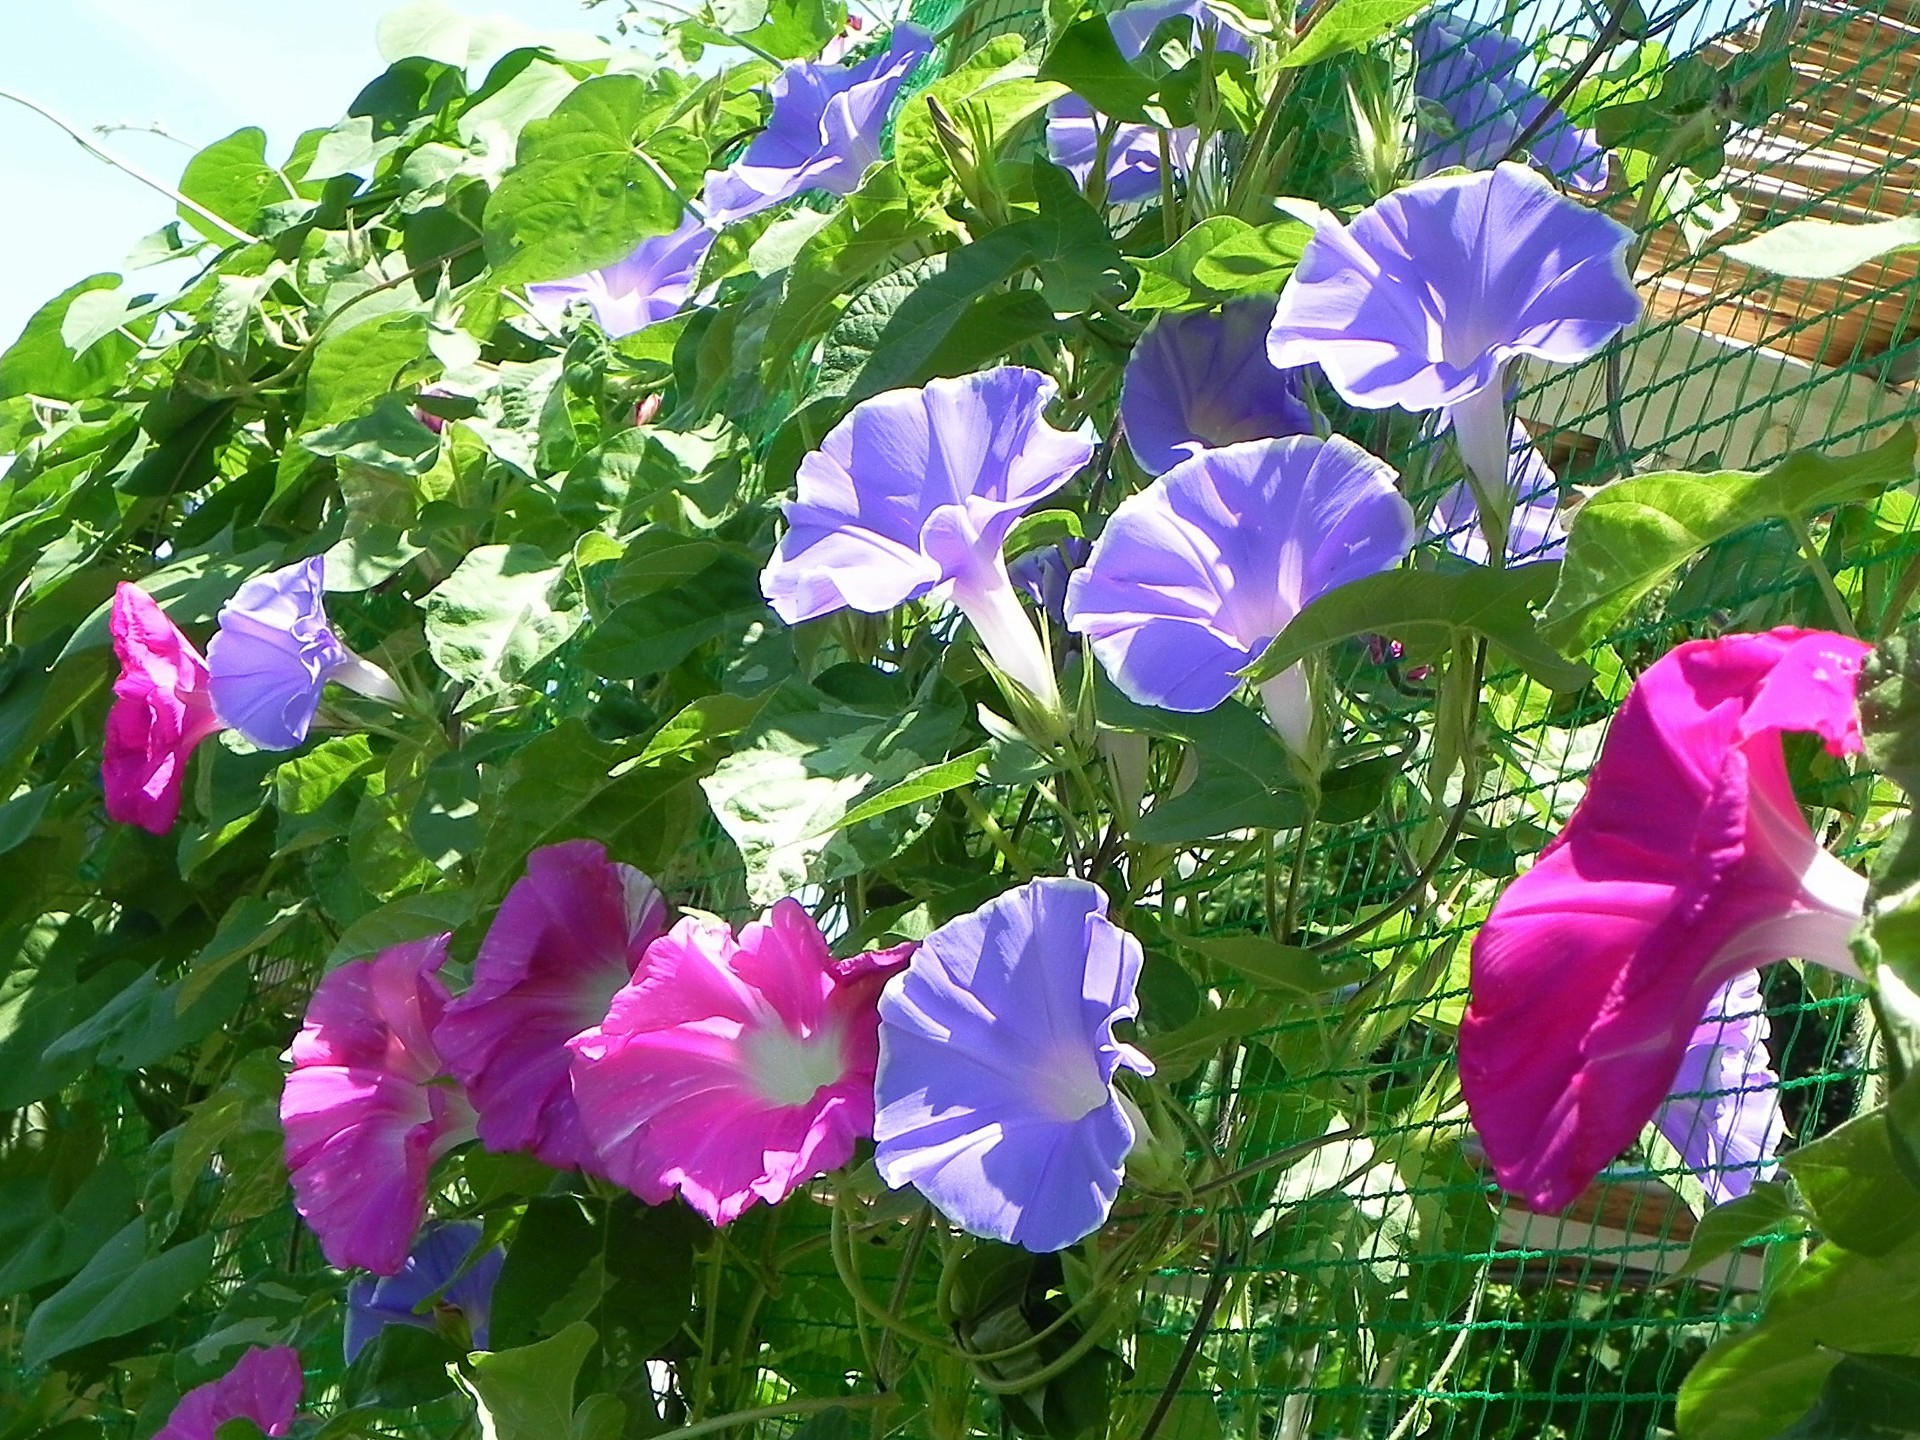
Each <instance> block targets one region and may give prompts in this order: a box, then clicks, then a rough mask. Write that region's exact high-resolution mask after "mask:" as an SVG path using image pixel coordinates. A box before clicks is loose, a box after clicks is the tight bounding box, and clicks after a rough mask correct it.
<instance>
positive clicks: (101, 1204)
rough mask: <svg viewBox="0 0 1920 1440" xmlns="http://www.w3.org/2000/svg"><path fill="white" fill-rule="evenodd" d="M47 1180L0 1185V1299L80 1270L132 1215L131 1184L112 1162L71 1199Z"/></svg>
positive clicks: (96, 1171)
mask: <svg viewBox="0 0 1920 1440" xmlns="http://www.w3.org/2000/svg"><path fill="white" fill-rule="evenodd" d="M55 1179H56V1177H54V1176H51V1175H32V1176H22V1177H20V1178H18V1179H12V1180H8V1181H6V1182H5V1183H4V1184H0V1256H4V1257H5V1258H4V1260H0V1296H7V1295H20V1294H24V1293H25V1292H26V1291H28V1290H38V1289H40V1288H41V1287H43V1286H46V1285H49V1284H51V1283H52V1282H53V1281H55V1280H64V1279H65V1278H66V1277H67V1276H69V1275H71V1274H73V1273H74V1272H75V1271H76V1270H79V1269H80V1268H81V1267H82V1266H83V1265H85V1264H86V1263H87V1262H88V1261H89V1260H91V1259H92V1258H93V1257H94V1256H95V1255H96V1254H98V1253H99V1251H100V1250H101V1248H102V1247H103V1246H104V1245H106V1244H107V1242H108V1241H109V1240H111V1239H112V1237H113V1235H114V1233H115V1232H116V1231H117V1230H119V1229H120V1227H121V1226H122V1225H124V1224H125V1223H126V1222H127V1219H128V1217H130V1216H131V1215H132V1214H133V1213H134V1212H133V1201H134V1195H133V1179H132V1177H131V1176H129V1175H128V1174H127V1171H126V1167H125V1166H123V1165H122V1164H120V1162H119V1161H117V1160H111V1159H110V1160H108V1161H106V1162H105V1163H104V1164H102V1165H99V1166H97V1167H96V1168H95V1169H94V1171H93V1173H92V1174H90V1175H88V1176H87V1178H86V1179H85V1180H84V1181H82V1182H81V1184H80V1188H79V1189H77V1190H75V1191H73V1193H71V1194H62V1193H61V1191H63V1190H64V1188H65V1187H64V1186H56V1184H55Z"/></svg>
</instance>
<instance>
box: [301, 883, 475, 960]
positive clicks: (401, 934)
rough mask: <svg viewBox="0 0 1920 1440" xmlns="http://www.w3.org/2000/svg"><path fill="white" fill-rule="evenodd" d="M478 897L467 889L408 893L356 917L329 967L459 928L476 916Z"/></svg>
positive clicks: (346, 931) (336, 949)
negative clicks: (418, 893) (422, 893)
mask: <svg viewBox="0 0 1920 1440" xmlns="http://www.w3.org/2000/svg"><path fill="white" fill-rule="evenodd" d="M473 912H474V899H473V896H472V895H471V894H470V893H469V892H467V891H465V890H430V891H428V892H427V893H426V894H424V895H405V896H402V897H401V898H400V899H398V900H390V901H388V902H387V903H386V904H385V905H382V906H381V907H380V908H379V909H377V910H373V911H370V912H369V913H367V914H365V915H362V916H361V917H360V918H359V919H358V920H355V921H354V922H353V923H352V924H351V925H349V926H347V928H346V929H345V930H343V931H341V933H340V938H339V940H337V941H336V942H334V947H333V949H332V951H331V952H330V953H329V954H328V955H327V969H329V970H332V969H334V968H335V967H337V966H340V965H344V964H346V963H347V962H348V961H349V960H358V959H359V958H360V957H361V956H363V955H373V954H377V953H378V952H380V951H382V950H385V949H386V948H388V947H389V946H391V945H404V944H406V943H407V942H408V941H409V940H423V939H425V938H426V937H427V936H429V935H438V934H440V933H441V932H442V931H443V930H455V929H458V928H459V927H460V926H462V925H464V924H465V923H466V922H467V921H468V920H469V919H470V918H471V917H472V915H473Z"/></svg>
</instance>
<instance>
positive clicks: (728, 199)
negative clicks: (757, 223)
mask: <svg viewBox="0 0 1920 1440" xmlns="http://www.w3.org/2000/svg"><path fill="white" fill-rule="evenodd" d="M932 52H933V37H932V36H931V35H929V34H928V33H927V32H926V31H925V30H922V29H921V28H920V27H919V26H917V25H896V26H895V27H894V29H893V33H892V34H891V35H889V36H888V37H887V48H886V49H885V50H882V51H880V52H878V53H876V54H873V55H869V56H868V57H867V58H866V59H865V60H862V61H861V62H860V63H859V64H857V65H822V64H818V63H815V62H810V61H804V60H798V61H795V62H794V63H793V64H791V65H789V66H787V67H786V69H784V70H782V71H781V72H780V73H779V75H778V76H776V77H775V78H774V82H773V86H772V94H773V113H772V114H771V115H769V116H768V117H767V128H766V129H765V130H762V131H761V132H760V133H759V134H758V135H757V136H755V137H754V139H753V142H752V143H751V144H750V145H748V146H747V149H746V153H744V154H743V155H741V156H740V158H739V159H738V160H735V161H734V162H733V163H732V164H731V165H729V166H728V167H727V168H726V169H725V170H721V171H718V172H716V173H714V174H710V175H708V176H707V188H706V193H705V195H704V196H703V197H702V200H703V204H704V205H705V207H706V210H707V213H708V215H709V216H711V217H712V220H713V223H714V224H716V225H725V224H728V223H730V222H732V221H734V220H740V219H743V218H745V217H746V216H748V215H753V214H756V213H757V212H759V211H761V210H765V209H766V208H767V207H768V206H770V205H777V204H779V203H780V202H781V201H782V200H785V199H787V198H788V197H790V196H793V195H798V194H799V193H800V192H801V191H803V190H826V191H830V192H831V193H833V194H835V195H851V194H852V193H853V192H854V191H855V190H857V189H859V188H860V180H861V177H863V176H864V175H865V174H866V173H867V168H868V167H869V166H871V165H872V164H873V163H874V162H875V161H877V160H878V159H879V158H880V134H881V131H882V130H883V129H884V128H885V125H886V121H887V110H888V109H889V107H891V106H892V104H893V100H894V97H895V96H896V95H898V94H899V93H900V87H901V86H902V85H904V84H906V82H907V77H908V76H909V75H911V74H912V73H913V71H914V69H915V67H916V66H918V65H919V64H920V62H921V61H922V60H924V59H925V58H926V57H927V56H928V55H929V54H931V53H932Z"/></svg>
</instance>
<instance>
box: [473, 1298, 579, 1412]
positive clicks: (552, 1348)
mask: <svg viewBox="0 0 1920 1440" xmlns="http://www.w3.org/2000/svg"><path fill="white" fill-rule="evenodd" d="M597 1338H598V1337H597V1336H596V1335H595V1334H594V1329H593V1326H591V1325H589V1324H587V1323H586V1322H585V1321H584V1320H582V1321H578V1322H576V1323H575V1324H572V1325H569V1326H568V1327H567V1328H566V1329H564V1330H562V1331H561V1332H560V1333H559V1334H558V1335H555V1336H554V1337H553V1338H552V1339H550V1340H542V1341H540V1342H539V1343H538V1344H536V1345H522V1346H520V1347H519V1348H518V1349H514V1350H496V1351H493V1352H492V1353H491V1354H477V1355H473V1356H470V1357H469V1358H468V1361H467V1380H468V1384H469V1385H471V1387H472V1389H473V1395H474V1400H475V1401H476V1402H477V1404H478V1406H479V1410H480V1434H481V1436H482V1440H560V1437H562V1436H564V1435H566V1434H567V1433H568V1430H569V1429H570V1427H571V1426H572V1424H573V1386H574V1381H575V1380H576V1379H577V1378H578V1376H579V1374H580V1366H581V1364H582V1363H583V1362H584V1361H585V1360H586V1358H587V1352H588V1351H590V1350H592V1349H593V1347H594V1344H595V1343H596V1340H597Z"/></svg>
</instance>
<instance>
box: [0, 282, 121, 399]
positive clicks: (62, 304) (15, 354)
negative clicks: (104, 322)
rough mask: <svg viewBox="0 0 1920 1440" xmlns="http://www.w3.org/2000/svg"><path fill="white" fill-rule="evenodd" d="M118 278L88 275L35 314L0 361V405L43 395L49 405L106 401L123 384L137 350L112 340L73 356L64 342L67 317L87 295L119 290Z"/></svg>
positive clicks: (106, 338)
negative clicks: (51, 402) (91, 399)
mask: <svg viewBox="0 0 1920 1440" xmlns="http://www.w3.org/2000/svg"><path fill="white" fill-rule="evenodd" d="M119 285H120V277H119V276H118V275H89V276H88V277H87V278H86V279H84V280H82V281H79V282H78V283H77V284H74V285H70V286H68V287H67V288H66V289H65V290H62V291H61V292H60V293H59V294H58V295H56V296H54V297H53V299H51V300H49V301H47V303H46V304H44V305H42V306H41V307H40V308H39V309H38V310H36V311H34V312H33V316H32V318H31V319H29V320H28V321H27V324H26V328H25V329H23V330H22V331H21V332H20V338H19V339H17V340H15V341H14V342H13V344H12V345H11V346H10V347H8V349H7V351H6V353H5V354H4V355H0V400H10V399H12V398H13V397H14V396H16V395H40V396H44V397H45V398H47V399H49V400H84V399H86V398H87V397H88V396H91V395H103V394H105V393H106V392H107V391H109V390H111V389H113V387H114V386H115V385H116V384H118V383H119V380H120V377H121V376H122V374H124V373H125V371H126V368H127V362H128V361H129V360H131V359H132V358H133V353H134V350H135V349H136V348H137V347H136V346H135V345H134V343H133V341H131V340H129V339H128V338H127V337H126V336H124V335H118V334H116V335H109V336H107V337H105V338H104V339H102V340H101V341H99V342H98V343H97V344H95V345H92V346H90V347H89V348H88V350H87V352H86V354H84V355H80V356H75V355H74V354H73V352H72V351H71V350H69V349H68V348H67V342H66V341H65V340H64V339H63V338H62V337H61V330H62V328H63V327H64V326H65V324H66V319H67V311H68V310H69V309H70V308H72V306H73V304H74V302H75V301H76V300H78V299H79V298H80V297H81V296H83V295H88V294H91V293H93V292H94V291H96V290H115V289H118V288H119Z"/></svg>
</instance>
